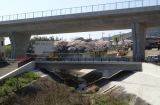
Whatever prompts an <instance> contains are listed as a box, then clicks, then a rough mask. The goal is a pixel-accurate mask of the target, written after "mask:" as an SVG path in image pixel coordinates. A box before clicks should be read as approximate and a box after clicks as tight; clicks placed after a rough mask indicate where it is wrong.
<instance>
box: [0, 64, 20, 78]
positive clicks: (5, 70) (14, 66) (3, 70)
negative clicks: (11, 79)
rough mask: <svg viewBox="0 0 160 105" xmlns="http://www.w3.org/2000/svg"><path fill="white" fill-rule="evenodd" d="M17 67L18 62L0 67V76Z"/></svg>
mask: <svg viewBox="0 0 160 105" xmlns="http://www.w3.org/2000/svg"><path fill="white" fill-rule="evenodd" d="M17 68H18V62H15V63H11V64H10V65H8V66H6V67H3V68H0V77H1V76H3V75H5V74H7V73H9V72H11V71H13V70H15V69H17Z"/></svg>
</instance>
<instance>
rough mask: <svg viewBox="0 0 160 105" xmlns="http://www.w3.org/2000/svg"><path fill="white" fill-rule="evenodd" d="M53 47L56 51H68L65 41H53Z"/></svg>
mask: <svg viewBox="0 0 160 105" xmlns="http://www.w3.org/2000/svg"><path fill="white" fill-rule="evenodd" d="M54 45H55V46H56V47H57V49H58V50H67V49H68V41H66V40H65V39H62V40H59V41H55V42H54Z"/></svg>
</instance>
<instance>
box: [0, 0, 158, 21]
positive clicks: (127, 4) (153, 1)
mask: <svg viewBox="0 0 160 105" xmlns="http://www.w3.org/2000/svg"><path fill="white" fill-rule="evenodd" d="M155 5H160V0H134V1H124V2H116V3H108V4H99V5H90V6H81V7H72V8H64V9H56V10H47V11H38V12H30V13H21V14H13V15H5V16H0V22H2V21H10V20H20V19H29V18H39V17H48V16H58V15H68V14H78V13H87V12H98V11H108V10H117V9H127V8H137V7H145V6H155Z"/></svg>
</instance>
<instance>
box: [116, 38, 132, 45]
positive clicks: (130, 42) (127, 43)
mask: <svg viewBox="0 0 160 105" xmlns="http://www.w3.org/2000/svg"><path fill="white" fill-rule="evenodd" d="M132 42H133V41H132V40H127V39H125V40H123V41H119V42H118V46H122V47H130V46H131V45H132Z"/></svg>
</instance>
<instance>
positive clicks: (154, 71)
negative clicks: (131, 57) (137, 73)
mask: <svg viewBox="0 0 160 105" xmlns="http://www.w3.org/2000/svg"><path fill="white" fill-rule="evenodd" d="M142 72H144V73H147V74H149V75H153V76H157V77H160V66H157V65H154V64H150V63H142Z"/></svg>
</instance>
